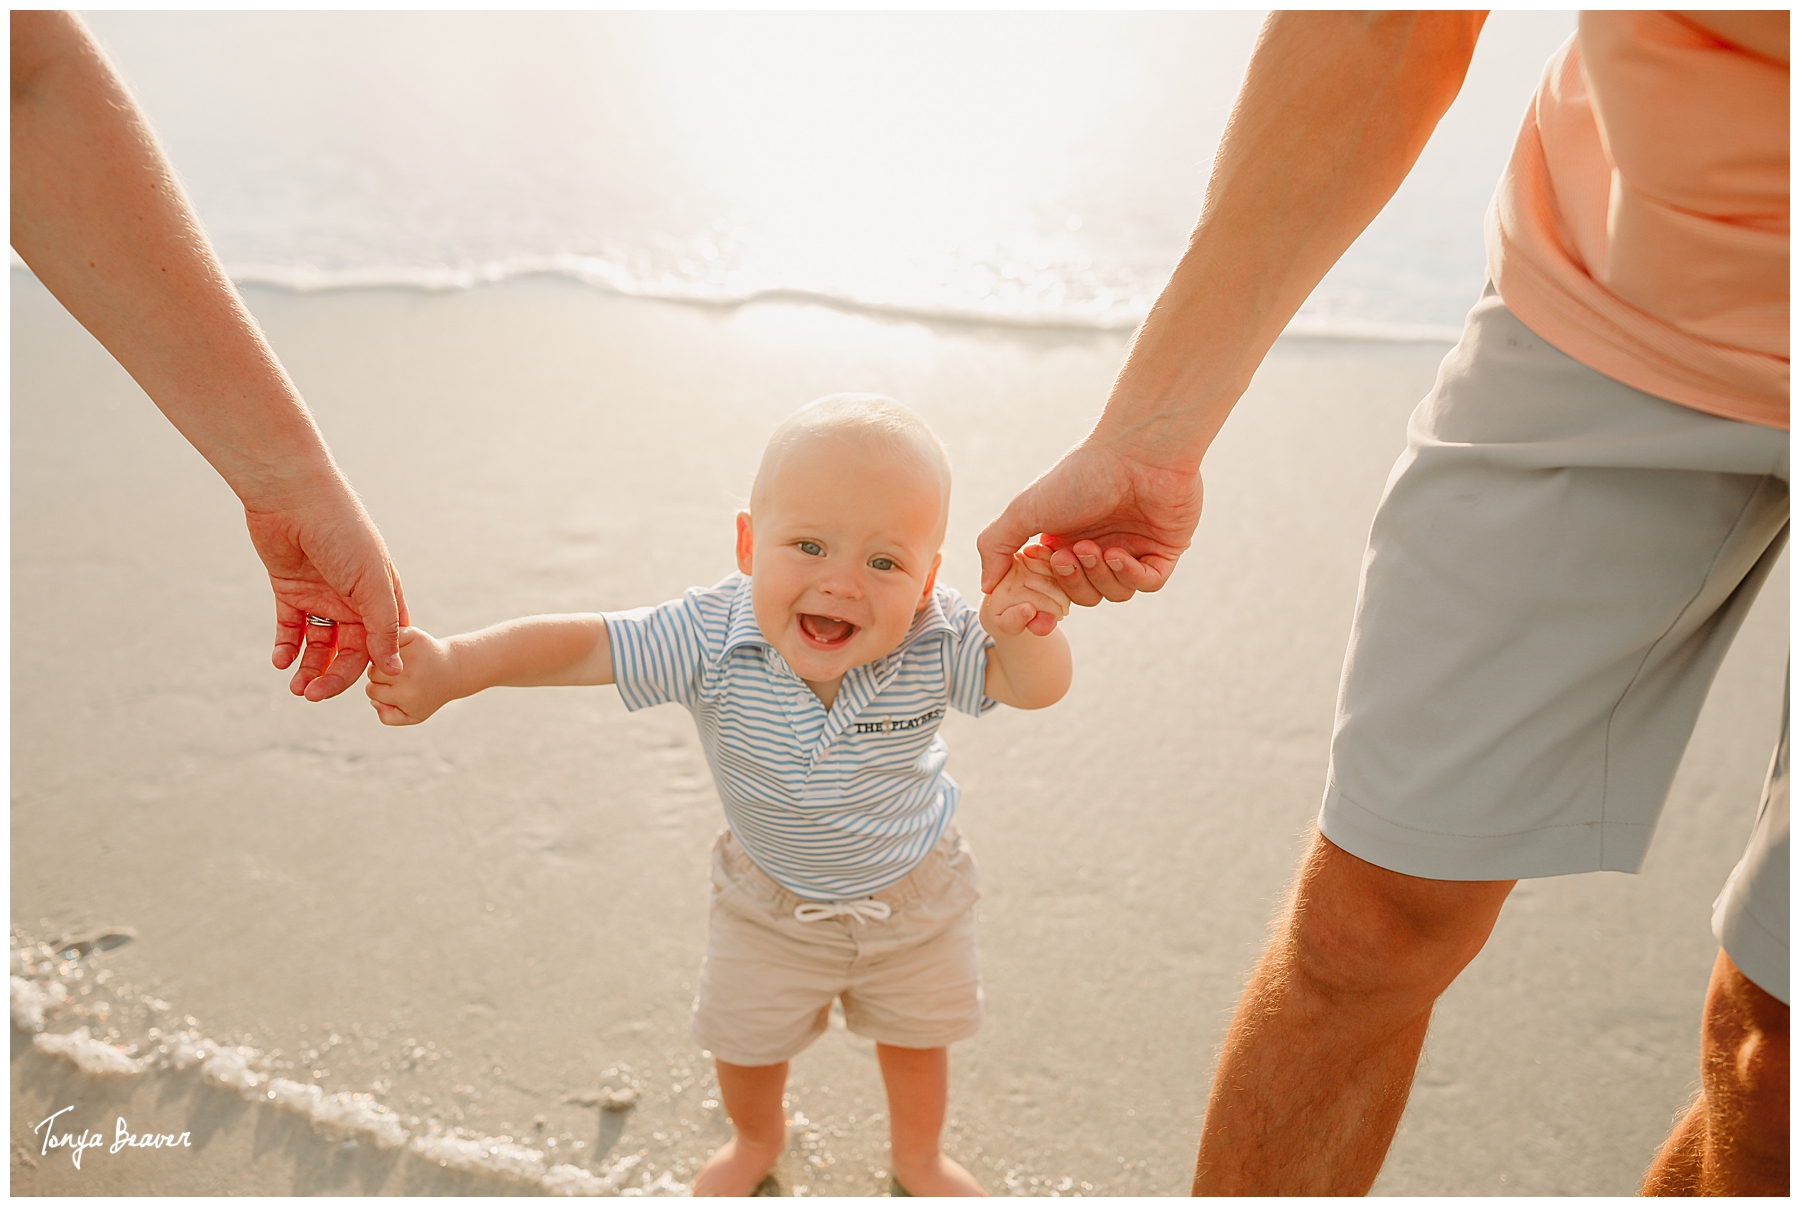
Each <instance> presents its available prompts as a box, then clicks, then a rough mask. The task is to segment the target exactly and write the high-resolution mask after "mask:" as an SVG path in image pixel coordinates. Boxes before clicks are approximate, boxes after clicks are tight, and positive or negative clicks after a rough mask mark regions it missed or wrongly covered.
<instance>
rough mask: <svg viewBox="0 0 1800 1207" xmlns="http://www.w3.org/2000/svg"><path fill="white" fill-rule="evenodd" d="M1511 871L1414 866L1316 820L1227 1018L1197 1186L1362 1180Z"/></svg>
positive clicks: (1199, 1189)
mask: <svg viewBox="0 0 1800 1207" xmlns="http://www.w3.org/2000/svg"><path fill="white" fill-rule="evenodd" d="M1512 886H1513V881H1510V880H1479V881H1457V880H1425V879H1421V878H1419V877H1414V876H1404V875H1401V874H1400V873H1398V872H1390V871H1388V870H1386V869H1385V868H1381V867H1377V866H1376V865H1374V864H1372V863H1367V862H1365V861H1363V860H1361V859H1358V858H1357V857H1356V856H1354V855H1351V854H1349V853H1348V852H1347V851H1344V850H1343V849H1341V848H1339V847H1337V846H1335V845H1333V844H1332V843H1331V842H1330V840H1328V839H1326V838H1325V837H1324V836H1323V835H1319V834H1315V835H1314V836H1313V845H1312V849H1311V850H1310V851H1308V852H1307V855H1306V858H1305V859H1304V860H1302V861H1301V864H1300V873H1299V876H1298V879H1297V881H1296V884H1295V888H1294V894H1293V899H1292V900H1291V901H1290V902H1289V904H1288V908H1287V911H1286V912H1285V914H1284V915H1283V917H1282V919H1281V921H1280V923H1279V925H1278V927H1277V930H1276V933H1275V936H1274V937H1273V939H1271V941H1270V943H1269V947H1268V950H1267V951H1265V952H1264V953H1263V958H1262V960H1261V962H1260V963H1259V964H1258V965H1257V967H1256V970H1255V972H1253V973H1252V974H1251V978H1250V984H1249V986H1248V987H1247V988H1246V989H1245V990H1244V996H1243V999H1242V1000H1241V1001H1240V1002H1239V1003H1238V1009H1237V1015H1236V1017H1235V1018H1233V1019H1232V1022H1231V1029H1230V1030H1229V1031H1228V1032H1227V1033H1226V1037H1225V1050H1224V1052H1223V1053H1222V1054H1221V1055H1220V1057H1219V1067H1218V1070H1217V1072H1216V1073H1215V1075H1214V1078H1213V1086H1212V1094H1211V1096H1210V1097H1209V1098H1208V1100H1207V1104H1206V1121H1205V1123H1204V1125H1203V1126H1202V1129H1201V1133H1200V1155H1199V1159H1198V1161H1197V1162H1196V1164H1195V1169H1194V1193H1195V1194H1232V1195H1242V1194H1362V1193H1365V1192H1366V1191H1367V1190H1368V1189H1369V1187H1370V1185H1371V1184H1372V1183H1373V1182H1374V1181H1375V1175H1376V1173H1377V1172H1379V1171H1380V1169H1381V1162H1382V1160H1383V1159H1384V1158H1385V1157H1386V1155H1387V1148H1388V1144H1389V1142H1390V1141H1391V1140H1392V1139H1393V1136H1394V1128H1395V1127H1396V1126H1397V1125H1398V1124H1399V1122H1400V1113H1401V1111H1403V1110H1404V1109H1405V1107H1406V1096H1407V1093H1408V1091H1409V1090H1410V1088H1411V1086H1412V1079H1413V1071H1414V1068H1415V1067H1416V1066H1417V1064H1418V1060H1419V1049H1420V1046H1421V1045H1422V1044H1423V1043H1424V1041H1425V1029H1426V1026H1427V1025H1428V1024H1429V1022H1430V1021H1431V1007H1432V1004H1433V1003H1434V1002H1435V1001H1436V1000H1437V997H1438V995H1439V994H1440V993H1442V992H1443V991H1444V990H1445V989H1446V988H1447V987H1448V986H1449V984H1450V982H1451V981H1453V980H1455V979H1456V975H1457V974H1458V973H1459V972H1461V971H1462V970H1463V967H1464V966H1465V965H1467V964H1468V962H1469V961H1470V960H1472V959H1474V957H1475V953H1476V952H1478V951H1480V950H1481V946H1482V944H1483V943H1485V942H1486V941H1487V937H1488V934H1489V932H1490V931H1492V929H1493V926H1494V919H1495V918H1497V917H1498V916H1499V913H1500V906H1501V903H1502V902H1504V901H1505V900H1506V894H1507V893H1508V892H1510V891H1511V890H1512Z"/></svg>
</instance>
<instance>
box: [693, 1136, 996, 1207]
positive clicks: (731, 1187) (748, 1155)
mask: <svg viewBox="0 0 1800 1207" xmlns="http://www.w3.org/2000/svg"><path fill="white" fill-rule="evenodd" d="M781 1149H782V1146H781V1145H779V1144H753V1143H751V1142H749V1141H747V1140H745V1139H744V1138H743V1137H742V1136H733V1137H732V1138H731V1139H729V1140H727V1141H726V1142H725V1143H724V1144H723V1145H721V1146H720V1148H719V1151H718V1152H716V1153H714V1154H713V1155H712V1156H710V1157H708V1158H707V1160H706V1164H705V1165H702V1166H701V1167H700V1172H699V1173H697V1174H695V1175H694V1187H693V1192H692V1193H693V1195H694V1197H695V1198H701V1197H703V1196H706V1195H722V1196H726V1197H729V1198H734V1199H741V1198H744V1197H746V1196H748V1195H749V1194H750V1192H751V1191H753V1190H755V1189H756V1186H757V1183H759V1182H761V1181H762V1180H763V1175H764V1174H766V1173H768V1172H769V1171H770V1170H771V1169H774V1168H775V1162H776V1161H777V1160H779V1159H780V1157H781ZM977 1193H979V1192H977Z"/></svg>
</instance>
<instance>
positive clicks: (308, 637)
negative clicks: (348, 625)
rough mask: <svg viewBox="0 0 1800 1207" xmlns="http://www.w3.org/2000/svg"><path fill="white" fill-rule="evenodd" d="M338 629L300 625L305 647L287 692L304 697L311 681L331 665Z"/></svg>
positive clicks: (316, 625)
mask: <svg viewBox="0 0 1800 1207" xmlns="http://www.w3.org/2000/svg"><path fill="white" fill-rule="evenodd" d="M338 628H339V626H338V625H322V624H304V623H303V624H302V634H303V638H304V640H305V642H306V647H305V649H304V651H303V652H302V653H301V655H300V665H299V666H297V667H295V668H294V677H293V678H292V679H290V680H289V681H288V690H289V691H291V692H293V693H294V694H295V695H296V696H304V695H306V693H307V691H308V690H309V689H310V687H311V685H312V683H313V681H314V680H315V679H317V678H318V677H319V676H320V675H321V674H323V673H324V672H325V668H326V667H328V666H330V665H331V660H332V658H333V657H334V656H335V655H336V653H337V646H338V638H339V634H338ZM320 698H321V699H323V697H320Z"/></svg>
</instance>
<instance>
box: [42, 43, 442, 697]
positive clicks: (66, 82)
mask: <svg viewBox="0 0 1800 1207" xmlns="http://www.w3.org/2000/svg"><path fill="white" fill-rule="evenodd" d="M12 245H13V247H14V249H15V250H17V252H18V253H19V256H20V257H21V258H22V259H23V260H24V261H25V262H26V263H27V264H28V265H30V266H31V270H32V272H34V273H35V274H36V275H37V278H38V280H40V281H42V282H43V283H44V285H45V287H46V288H48V289H49V290H50V292H51V293H52V294H54V295H55V297H56V299H57V300H58V301H60V302H61V303H62V304H63V305H64V306H66V307H67V308H68V310H69V312H70V313H71V314H73V315H74V316H75V318H76V319H77V320H79V321H80V323H81V325H82V326H84V327H86V328H87V329H88V330H89V331H90V332H92V333H93V335H94V337H95V338H96V339H98V340H99V341H100V343H101V344H102V345H104V346H105V348H106V350H107V351H108V352H110V353H112V355H113V356H114V357H115V358H117V360H118V361H119V363H120V364H121V365H123V366H124V367H125V369H126V371H127V372H129V373H130V374H131V376H132V377H133V378H134V379H135V380H136V381H137V383H138V384H139V385H140V386H142V387H143V389H144V392H145V393H146V394H148V395H149V396H150V398H151V400H152V401H153V402H155V404H156V405H157V407H158V408H159V409H160V410H161V411H162V413H163V414H164V415H165V416H167V417H168V419H169V422H171V423H173V424H174V425H175V427H176V429H177V430H178V431H180V432H181V434H182V435H183V436H185V437H186V438H187V439H188V441H189V442H190V443H192V444H193V446H194V447H195V448H196V449H198V450H199V452H200V455H201V456H203V457H205V458H206V460H207V461H208V462H209V463H211V465H212V466H213V468H214V469H216V470H218V471H219V473H220V475H221V476H222V477H224V479H225V481H226V482H227V483H228V484H229V485H230V487H231V489H232V490H233V491H234V492H235V493H236V494H237V496H238V498H239V499H241V500H242V501H243V504H244V515H245V520H246V523H247V524H248V527H249V530H250V539H251V543H252V544H253V545H254V546H255V548H256V552H257V555H258V556H259V557H261V558H262V560H263V564H264V565H265V566H266V567H267V569H268V572H269V581H270V585H271V586H272V587H273V589H274V592H275V649H274V662H275V665H276V666H277V667H280V668H283V669H285V668H286V667H288V666H289V665H291V664H293V662H294V660H295V658H296V657H298V656H299V655H300V652H301V647H302V645H303V644H304V645H305V657H303V658H301V659H300V665H299V667H298V668H297V670H296V672H295V674H294V678H293V682H292V684H291V687H292V690H293V691H294V693H295V694H296V695H304V696H305V697H306V698H307V699H309V700H323V699H325V698H327V697H329V696H334V695H336V694H337V693H339V692H341V691H343V690H344V689H345V688H346V687H349V686H350V685H351V684H352V683H354V682H356V680H357V678H358V677H359V676H360V675H361V674H362V671H363V668H364V667H365V666H366V665H368V661H369V658H370V657H371V656H373V657H374V658H375V659H376V660H377V661H378V662H380V663H382V664H385V665H388V666H389V667H390V669H392V670H395V671H398V670H399V669H400V660H399V652H398V645H397V633H398V630H399V627H400V626H401V625H402V624H405V623H406V619H407V617H406V602H405V597H404V596H403V595H402V593H401V589H400V579H399V575H398V574H396V573H395V571H394V568H393V564H392V562H391V561H390V560H389V559H388V554H387V549H386V547H385V546H384V545H383V544H382V540H381V535H380V533H378V532H377V531H376V529H375V526H374V524H373V523H372V522H370V520H369V517H368V515H367V513H366V512H365V511H364V510H363V507H362V504H361V503H360V502H359V501H358V499H357V497H356V495H355V493H354V492H353V491H352V490H351V489H350V484H349V483H348V482H347V481H346V480H345V479H344V476H343V474H342V473H341V472H340V471H339V470H338V467H337V465H336V463H335V462H334V461H333V460H332V457H331V452H330V450H329V449H328V448H327V447H326V446H325V440H324V437H322V436H321V435H320V434H319V430H318V427H317V426H316V425H315V424H314V423H313V418H312V414H311V413H310V412H309V411H308V410H307V407H306V404H305V403H304V402H303V401H302V400H301V398H300V394H299V391H297V390H296V389H295V388H294V384H293V382H291V381H289V380H288V376H287V373H286V372H285V371H284V370H283V369H282V367H281V362H280V361H278V360H277V359H276V358H275V354H274V352H273V351H271V350H270V348H269V345H268V343H267V342H266V341H265V340H264V339H263V336H262V332H261V331H260V330H259V329H258V328H257V325H256V321H255V320H254V319H253V318H251V317H250V313H249V311H247V310H246V309H245V308H244V304H243V301H242V299H241V298H239V296H238V293H237V290H236V289H235V288H233V286H232V284H231V282H230V281H229V280H228V279H227V278H226V276H225V274H224V271H223V270H222V269H221V268H220V266H219V262H218V259H217V258H216V257H215V256H214V254H213V250H212V246H211V244H210V243H209V242H208V240H207V237H206V233H205V232H204V231H203V230H202V229H201V228H200V223H199V220H198V219H197V218H196V217H195V215H194V211H193V208H192V206H191V205H190V204H189V203H188V200H187V197H186V195H185V194H184V192H183V191H182V188H181V185H180V183H179V181H178V180H177V179H176V177H175V173H174V170H173V169H172V168H171V167H170V166H169V163H168V160H167V158H166V157H165V156H164V155H163V153H162V149H161V147H160V146H159V145H158V143H157V141H156V136H155V134H154V133H153V132H152V131H151V129H150V126H149V123H148V122H146V121H145V119H144V117H143V115H142V114H141V113H139V111H138V109H137V106H136V104H135V103H134V102H133V100H132V98H131V95H130V93H129V92H128V91H127V90H126V88H125V86H124V85H123V83H122V82H121V81H120V80H119V78H118V76H117V74H116V73H115V72H114V71H113V70H112V67H111V65H110V64H109V63H108V62H107V60H106V57H105V55H104V54H103V53H102V52H101V50H100V48H99V46H98V45H97V44H96V43H95V41H94V40H93V38H92V36H90V35H89V33H88V31H87V29H86V28H85V27H84V26H83V25H82V24H81V22H80V21H79V20H78V19H77V18H75V17H74V16H72V15H70V14H68V13H57V12H14V13H13V14H12ZM309 612H310V613H312V614H314V615H317V616H326V617H330V618H332V619H334V620H336V621H338V624H337V626H336V629H335V632H334V631H333V630H331V629H325V628H323V627H322V626H312V627H311V628H310V629H309V628H308V626H307V625H306V623H305V621H306V615H307V613H309ZM303 639H304V640H303Z"/></svg>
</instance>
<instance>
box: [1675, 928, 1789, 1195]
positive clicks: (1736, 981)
mask: <svg viewBox="0 0 1800 1207" xmlns="http://www.w3.org/2000/svg"><path fill="white" fill-rule="evenodd" d="M1643 1193H1644V1194H1729V1195H1746V1194H1757V1195H1785V1194H1787V1193H1788V1008H1787V1007H1786V1006H1785V1005H1783V1004H1782V1003H1781V1001H1780V1000H1779V999H1777V998H1775V997H1773V996H1772V995H1770V994H1768V993H1765V992H1764V991H1763V990H1762V989H1760V988H1758V987H1757V985H1756V984H1755V983H1754V982H1752V981H1751V980H1750V978H1749V977H1746V976H1745V975H1744V974H1743V973H1741V972H1739V971H1738V968H1737V965H1736V964H1733V963H1732V962H1731V957H1730V956H1728V955H1726V954H1725V953H1724V952H1723V951H1720V952H1719V958H1718V960H1717V961H1716V962H1715V963H1714V964H1713V972H1712V983H1711V984H1709V985H1708V986H1707V987H1706V1014H1705V1017H1704V1018H1703V1019H1702V1021H1701V1024H1700V1093H1699V1094H1698V1095H1697V1096H1696V1097H1695V1099H1694V1103H1693V1105H1692V1106H1690V1107H1689V1108H1688V1111H1687V1114H1685V1115H1684V1116H1682V1118H1681V1119H1680V1121H1678V1122H1677V1123H1676V1124H1675V1130H1674V1131H1672V1132H1670V1133H1669V1138H1668V1139H1667V1140H1666V1141H1664V1142H1663V1147H1662V1151H1661V1152H1659V1153H1657V1154H1656V1160H1654V1161H1652V1162H1651V1163H1650V1169H1649V1172H1647V1173H1646V1174H1645V1175H1644V1185H1643Z"/></svg>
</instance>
